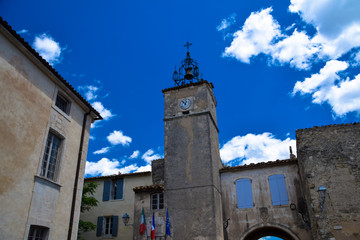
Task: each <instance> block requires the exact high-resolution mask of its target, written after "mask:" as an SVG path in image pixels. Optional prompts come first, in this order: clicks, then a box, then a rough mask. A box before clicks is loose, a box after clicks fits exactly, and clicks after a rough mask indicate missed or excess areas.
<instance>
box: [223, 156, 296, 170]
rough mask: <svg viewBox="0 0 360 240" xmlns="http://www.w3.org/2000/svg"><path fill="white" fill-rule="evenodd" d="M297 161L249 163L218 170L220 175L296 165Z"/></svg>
mask: <svg viewBox="0 0 360 240" xmlns="http://www.w3.org/2000/svg"><path fill="white" fill-rule="evenodd" d="M296 162H297V159H296V158H295V159H286V160H276V161H271V162H261V163H256V164H255V163H251V164H248V165H242V166H235V167H224V168H222V169H220V173H223V172H235V171H238V170H243V169H252V168H264V167H274V166H281V165H286V164H293V163H296Z"/></svg>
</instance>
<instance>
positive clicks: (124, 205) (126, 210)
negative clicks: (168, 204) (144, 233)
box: [81, 172, 152, 240]
mask: <svg viewBox="0 0 360 240" xmlns="http://www.w3.org/2000/svg"><path fill="white" fill-rule="evenodd" d="M90 182H93V183H96V184H97V185H98V186H97V188H96V192H95V194H94V195H93V196H94V197H95V198H96V199H97V200H98V201H99V203H98V206H96V207H92V208H91V209H90V210H89V211H86V212H84V213H81V219H82V220H83V221H89V222H92V223H94V224H96V225H97V229H96V231H90V232H87V233H83V234H81V237H82V238H84V239H87V240H95V239H114V240H115V239H116V240H125V239H133V226H134V220H135V219H134V202H135V194H134V191H133V189H134V188H136V187H138V186H145V185H151V183H152V176H151V172H141V173H130V174H116V175H110V176H104V177H92V178H86V179H85V184H86V183H90ZM142 201H145V200H144V199H142ZM125 214H126V215H127V216H128V217H129V219H128V220H129V222H128V223H127V224H126V225H125V224H124V222H123V219H122V218H123V216H124V215H125Z"/></svg>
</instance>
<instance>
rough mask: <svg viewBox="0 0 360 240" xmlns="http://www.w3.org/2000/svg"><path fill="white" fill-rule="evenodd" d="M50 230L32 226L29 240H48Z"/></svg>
mask: <svg viewBox="0 0 360 240" xmlns="http://www.w3.org/2000/svg"><path fill="white" fill-rule="evenodd" d="M48 232H49V228H46V227H42V226H36V225H31V226H30V231H29V236H28V240H46V239H47V235H48Z"/></svg>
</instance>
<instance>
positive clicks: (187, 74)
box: [185, 67, 194, 80]
mask: <svg viewBox="0 0 360 240" xmlns="http://www.w3.org/2000/svg"><path fill="white" fill-rule="evenodd" d="M191 70H192V67H189V68H186V69H185V71H186V73H185V79H187V80H191V79H193V78H194V76H193V74H192V72H191Z"/></svg>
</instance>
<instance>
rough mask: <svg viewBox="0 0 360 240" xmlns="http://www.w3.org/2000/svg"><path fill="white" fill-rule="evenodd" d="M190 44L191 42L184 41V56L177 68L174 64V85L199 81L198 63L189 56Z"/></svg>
mask: <svg viewBox="0 0 360 240" xmlns="http://www.w3.org/2000/svg"><path fill="white" fill-rule="evenodd" d="M191 45H192V44H191V43H189V42H186V44H185V45H184V47H186V48H187V53H186V57H185V59H184V60H182V61H181V63H180V67H179V69H176V66H175V71H174V74H173V80H174V81H175V84H176V86H183V85H185V84H187V83H193V82H198V81H200V79H199V75H200V72H199V67H198V63H197V62H196V61H195V60H194V59H192V58H191V57H190V51H189V48H190V46H191Z"/></svg>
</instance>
